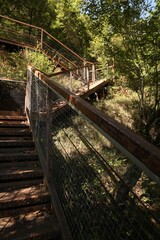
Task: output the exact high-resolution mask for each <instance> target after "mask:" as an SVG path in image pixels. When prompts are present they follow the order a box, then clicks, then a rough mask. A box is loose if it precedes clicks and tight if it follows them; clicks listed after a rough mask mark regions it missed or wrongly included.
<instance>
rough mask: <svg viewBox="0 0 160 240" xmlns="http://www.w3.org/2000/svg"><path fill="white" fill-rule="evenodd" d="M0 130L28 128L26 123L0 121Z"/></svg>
mask: <svg viewBox="0 0 160 240" xmlns="http://www.w3.org/2000/svg"><path fill="white" fill-rule="evenodd" d="M0 127H1V128H28V125H27V124H26V123H4V122H2V121H1V120H0Z"/></svg>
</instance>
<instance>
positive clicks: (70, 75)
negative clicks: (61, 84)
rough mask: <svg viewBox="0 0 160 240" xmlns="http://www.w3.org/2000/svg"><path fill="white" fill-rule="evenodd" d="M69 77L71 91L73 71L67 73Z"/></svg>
mask: <svg viewBox="0 0 160 240" xmlns="http://www.w3.org/2000/svg"><path fill="white" fill-rule="evenodd" d="M69 79H70V90H71V91H72V86H73V85H72V84H73V73H72V71H70V73H69Z"/></svg>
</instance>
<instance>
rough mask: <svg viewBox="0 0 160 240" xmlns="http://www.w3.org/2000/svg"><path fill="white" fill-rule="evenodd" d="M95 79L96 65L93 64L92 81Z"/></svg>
mask: <svg viewBox="0 0 160 240" xmlns="http://www.w3.org/2000/svg"><path fill="white" fill-rule="evenodd" d="M95 80H96V72H95V65H94V64H92V82H93V83H94V82H95Z"/></svg>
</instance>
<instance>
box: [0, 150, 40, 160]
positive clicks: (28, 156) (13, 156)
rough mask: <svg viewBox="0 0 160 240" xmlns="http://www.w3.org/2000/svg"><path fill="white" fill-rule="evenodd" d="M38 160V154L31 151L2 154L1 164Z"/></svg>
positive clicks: (0, 156)
mask: <svg viewBox="0 0 160 240" xmlns="http://www.w3.org/2000/svg"><path fill="white" fill-rule="evenodd" d="M37 159H38V156H37V153H34V152H31V151H29V152H28V153H8V154H7V153H0V162H7V161H9V162H13V161H18V162H19V161H22V162H23V161H35V160H37Z"/></svg>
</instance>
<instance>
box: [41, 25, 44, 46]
mask: <svg viewBox="0 0 160 240" xmlns="http://www.w3.org/2000/svg"><path fill="white" fill-rule="evenodd" d="M43 35H44V32H43V29H41V49H43Z"/></svg>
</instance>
